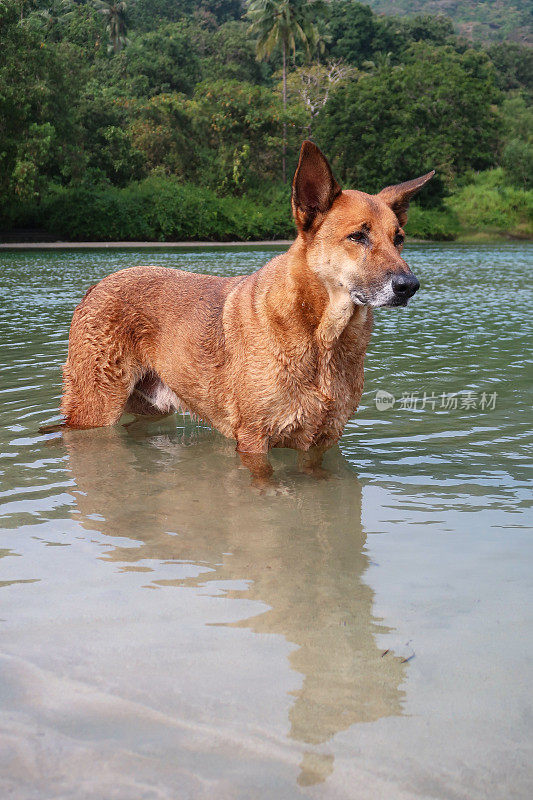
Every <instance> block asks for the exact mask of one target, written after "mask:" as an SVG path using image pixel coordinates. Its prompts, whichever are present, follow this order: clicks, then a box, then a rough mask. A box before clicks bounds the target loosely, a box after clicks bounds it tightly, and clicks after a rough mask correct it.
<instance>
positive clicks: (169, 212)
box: [0, 0, 533, 240]
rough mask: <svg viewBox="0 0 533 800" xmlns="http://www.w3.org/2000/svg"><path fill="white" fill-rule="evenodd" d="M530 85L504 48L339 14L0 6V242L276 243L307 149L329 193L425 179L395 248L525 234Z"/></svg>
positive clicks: (166, 0) (523, 64)
mask: <svg viewBox="0 0 533 800" xmlns="http://www.w3.org/2000/svg"><path fill="white" fill-rule="evenodd" d="M374 5H375V4H374ZM418 5H419V6H420V8H421V10H422V11H425V10H427V9H426V8H425V6H428V7H429V6H430V5H435V6H436V5H438V4H436V3H435V4H429V3H428V4H423V3H419V4H418ZM452 5H453V7H454V9H456V10H457V13H459V11H458V9H459V7H461V8H462V7H463V6H464V7H465V8H466V7H467V6H473V5H476V4H468V3H462V4H461V3H456V4H450V7H451V6H452ZM477 5H483V6H497V5H498V4H496V3H494V4H490V3H485V4H477ZM523 5H524V4H517V8H520V9H521V8H522V6H523ZM397 6H398V12H400V11H402V10H405V9H406V8H407V4H405V5H404V4H402V3H398V4H397ZM400 6H401V8H400ZM415 6H416V4H415ZM422 6H424V8H422ZM395 7H396V6H395ZM456 7H457V8H456ZM454 13H455V12H454ZM461 13H462V12H461ZM502 35H503V34H502ZM532 76H533V51H532V49H531V48H529V47H526V46H524V45H522V44H519V43H517V42H513V41H503V42H492V43H490V44H486V45H485V44H480V43H474V42H469V41H467V40H466V39H465V38H464V37H463V36H458V35H457V33H456V31H455V30H454V24H453V23H452V21H451V20H449V19H447V18H446V17H443V16H427V15H425V16H414V17H411V16H398V17H391V16H384V15H379V14H376V13H375V12H374V11H372V9H371V8H370V7H369V6H368V5H363V4H360V3H356V2H352V1H351V0H331V2H328V3H325V2H321V0H311V1H310V2H309V1H308V2H300V1H299V0H292V1H291V2H289V0H251V2H248V3H241V2H239V0H201V2H199V3H198V2H192V1H191V0H137V2H132V1H131V0H130V1H129V2H128V1H125V0H121V2H117V3H106V2H103V0H77V1H75V0H26V1H25V2H24V3H21V2H20V0H0V230H2V231H3V232H4V234H3V235H4V237H6V236H10V237H11V238H13V236H16V235H17V234H16V231H17V230H20V229H35V228H37V229H39V230H40V231H42V232H43V235H44V234H46V235H48V236H51V237H57V238H62V239H72V240H81V239H87V240H90V239H103V240H113V239H129V240H135V239H137V240H138V239H155V240H182V239H209V240H215V239H221V240H230V239H242V240H252V239H261V238H279V237H281V238H285V237H288V236H291V235H292V234H293V232H294V227H293V224H292V221H291V217H290V208H289V195H290V187H289V179H290V176H291V174H292V172H293V170H294V167H295V164H296V160H297V156H298V150H299V146H300V143H301V141H302V139H304V138H309V137H311V138H313V139H314V140H315V141H316V142H317V143H318V144H319V145H320V146H321V147H322V148H323V149H324V151H325V152H326V154H327V155H328V157H329V158H330V159H331V162H332V164H333V167H334V170H335V173H336V175H337V177H338V179H339V180H340V181H341V182H342V184H343V186H345V187H347V188H348V187H352V188H359V189H363V190H365V191H372V192H373V191H378V190H379V189H380V188H382V187H383V186H384V185H386V184H390V183H397V182H399V181H402V180H407V179H409V178H412V177H414V176H416V175H420V174H422V173H424V172H427V171H428V170H430V169H436V171H437V176H436V178H435V179H434V180H433V181H432V182H431V183H430V184H429V185H428V187H427V189H425V190H424V192H423V193H422V194H421V195H420V198H419V201H418V205H417V206H415V207H414V209H413V212H412V214H411V218H410V221H409V223H408V232H409V233H411V235H415V236H419V237H423V238H441V239H453V238H456V237H458V236H465V235H478V234H479V232H480V231H481V232H483V233H486V234H487V235H491V236H493V235H505V236H520V237H522V236H531V235H532V232H533V231H532V222H531V207H532V202H531V193H532V191H533V144H532V131H533V114H532V111H531V95H532ZM21 235H22V234H21Z"/></svg>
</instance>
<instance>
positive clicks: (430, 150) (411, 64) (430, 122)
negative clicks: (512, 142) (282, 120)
mask: <svg viewBox="0 0 533 800" xmlns="http://www.w3.org/2000/svg"><path fill="white" fill-rule="evenodd" d="M405 58H406V63H405V64H402V65H399V66H396V67H393V68H391V67H382V68H380V69H377V70H376V71H375V72H373V73H372V74H367V75H362V76H361V77H360V78H359V80H357V81H353V82H351V83H349V84H348V85H346V86H342V87H341V88H339V89H338V90H336V91H335V92H334V93H333V94H332V95H331V97H330V99H329V100H328V103H327V104H326V106H325V107H324V109H323V111H322V112H321V114H320V116H319V118H318V123H317V136H318V137H319V141H320V142H321V144H322V145H323V146H324V148H325V149H326V151H327V152H329V153H330V154H331V155H332V156H333V158H334V161H335V162H336V163H335V167H336V174H338V176H339V178H340V179H341V180H342V181H344V183H345V184H347V185H350V186H352V187H354V188H360V189H364V190H367V191H376V190H379V188H380V187H382V186H383V185H385V184H387V183H389V184H390V183H397V182H399V181H402V180H405V179H406V178H409V177H410V176H411V175H418V174H420V173H423V172H427V171H429V170H430V169H432V168H435V169H436V170H437V178H436V179H435V180H434V181H432V182H431V184H430V185H429V186H428V187H427V188H428V191H426V192H425V193H424V200H425V201H426V202H428V201H430V200H431V198H433V201H435V200H437V199H438V198H439V196H442V194H443V193H444V190H445V188H446V187H451V186H452V184H453V181H454V179H455V178H456V176H457V175H460V174H461V173H464V172H465V170H467V169H468V168H473V169H476V170H482V169H486V168H488V167H491V166H493V165H494V163H495V161H496V158H497V150H498V120H497V115H496V112H495V109H494V106H493V103H494V101H495V100H497V99H498V92H497V89H496V86H495V75H494V70H493V68H492V65H491V63H490V61H489V59H488V58H487V56H486V55H485V54H484V53H483V52H480V51H477V50H471V49H469V50H467V51H466V52H465V53H464V54H459V53H457V52H456V51H455V50H453V49H452V48H451V47H439V48H434V47H431V46H429V45H428V44H426V43H423V42H419V43H418V44H414V45H412V46H411V48H409V50H408V51H407V53H406V54H405Z"/></svg>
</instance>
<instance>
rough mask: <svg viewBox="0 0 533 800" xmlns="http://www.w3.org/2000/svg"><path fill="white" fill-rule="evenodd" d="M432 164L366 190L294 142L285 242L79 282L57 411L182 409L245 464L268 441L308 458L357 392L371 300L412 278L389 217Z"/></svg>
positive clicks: (381, 300)
mask: <svg viewBox="0 0 533 800" xmlns="http://www.w3.org/2000/svg"><path fill="white" fill-rule="evenodd" d="M433 174H434V173H433V172H430V173H428V174H427V175H423V176H421V177H420V178H416V179H415V180H412V181H407V182H406V183H401V184H398V185H395V186H389V187H387V188H386V189H384V190H383V191H381V192H380V193H379V194H377V195H369V194H365V193H364V192H359V191H342V190H341V188H340V186H339V184H338V183H337V181H336V180H335V178H334V177H333V174H332V171H331V168H330V166H329V164H328V162H327V160H326V158H325V157H324V155H323V154H322V153H321V151H320V150H319V149H318V147H317V146H316V145H314V144H313V143H312V142H304V143H303V145H302V149H301V153H300V159H299V163H298V167H297V169H296V173H295V176H294V180H293V186H292V208H293V214H294V219H295V222H296V226H297V230H298V235H297V238H296V240H295V241H294V243H293V244H292V246H291V247H290V249H289V250H288V251H287V252H286V253H283V254H282V255H279V256H276V257H275V258H273V259H272V260H271V261H269V262H268V263H267V264H266V265H265V266H264V267H262V268H261V269H259V270H258V271H257V272H254V273H253V274H251V275H247V276H244V277H232V278H219V277H213V276H209V275H202V274H195V273H190V272H183V271H180V270H175V269H168V268H164V267H131V268H129V269H124V270H121V271H120V272H117V273H114V274H112V275H109V276H108V277H106V278H104V279H103V280H102V281H100V282H99V283H98V284H96V285H95V286H92V287H91V288H90V289H89V291H88V292H87V293H86V295H85V297H84V298H83V300H82V301H81V303H80V304H79V305H78V306H77V308H76V309H75V311H74V316H73V319H72V324H71V327H70V336H69V347H68V357H67V361H66V364H65V366H64V369H63V390H64V391H63V399H62V403H61V412H62V414H63V417H64V421H65V424H66V425H67V426H68V427H70V428H93V427H100V426H106V425H113V424H114V423H116V422H117V421H118V420H119V419H120V417H121V415H122V414H123V413H124V412H132V413H134V414H142V415H161V414H168V413H171V412H173V411H176V410H183V411H189V412H191V413H193V414H195V415H197V416H198V417H199V418H200V419H203V420H205V421H207V422H209V423H210V424H211V425H212V426H213V427H214V428H216V429H217V430H219V431H220V432H221V433H222V434H224V435H225V436H228V437H233V438H234V439H235V440H236V441H237V450H238V451H239V452H240V453H241V454H242V458H243V461H244V463H246V464H247V466H249V467H250V468H251V469H252V471H254V472H255V473H257V474H266V473H268V472H269V465H268V462H267V460H266V454H267V452H268V450H269V449H270V448H272V447H291V448H294V449H296V450H299V451H302V453H304V454H306V455H305V458H304V463H307V464H308V465H311V466H316V465H318V464H319V462H320V460H321V457H322V453H323V452H324V451H325V450H326V449H327V448H329V447H331V446H332V445H333V444H335V443H336V442H337V440H338V439H339V437H340V436H341V434H342V431H343V429H344V426H345V424H346V422H347V421H348V419H349V418H350V417H351V416H352V415H353V414H354V412H355V410H356V408H357V406H358V403H359V400H360V397H361V393H362V391H363V361H364V357H365V352H366V349H367V345H368V341H369V338H370V333H371V328H372V308H373V307H376V306H395V305H405V304H406V303H407V301H408V299H409V297H410V296H411V295H412V294H414V292H415V291H416V289H417V288H418V281H417V280H416V278H415V277H414V276H413V274H412V272H411V271H410V269H409V267H408V265H407V264H406V262H405V261H404V260H403V258H402V255H401V251H402V246H403V240H404V234H403V230H402V228H403V225H404V224H405V222H406V219H407V210H408V205H409V200H410V199H411V197H412V196H413V195H414V194H415V193H416V192H417V191H418V190H419V189H421V188H422V186H424V184H425V183H426V182H427V181H428V180H429V179H430V178H431V177H432V176H433Z"/></svg>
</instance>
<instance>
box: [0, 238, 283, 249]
mask: <svg viewBox="0 0 533 800" xmlns="http://www.w3.org/2000/svg"><path fill="white" fill-rule="evenodd" d="M293 241H294V240H293V239H265V240H264V241H260V242H0V250H70V249H72V250H83V249H86V250H91V249H94V250H97V249H111V248H130V249H132V250H139V249H141V248H159V247H161V248H165V247H166V248H168V247H273V246H279V247H288V246H289V245H291V244H292V243H293Z"/></svg>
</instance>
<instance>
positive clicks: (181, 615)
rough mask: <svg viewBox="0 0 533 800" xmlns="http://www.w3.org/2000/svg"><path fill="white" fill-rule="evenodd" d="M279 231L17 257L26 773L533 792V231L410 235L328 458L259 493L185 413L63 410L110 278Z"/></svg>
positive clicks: (15, 508)
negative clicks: (392, 299) (46, 430)
mask: <svg viewBox="0 0 533 800" xmlns="http://www.w3.org/2000/svg"><path fill="white" fill-rule="evenodd" d="M274 252H276V251H275V249H271V250H269V251H266V250H261V249H257V248H255V249H254V248H251V249H250V250H242V249H239V250H238V251H233V252H232V251H231V250H216V251H213V250H203V251H193V252H191V251H187V250H181V251H168V250H166V251H165V252H161V251H157V252H148V251H142V252H141V251H139V252H131V251H120V250H113V251H109V250H106V251H85V252H79V251H56V252H50V251H28V252H3V253H1V254H0V260H1V263H2V271H1V276H0V281H1V297H0V309H1V315H0V342H1V343H2V353H1V358H0V362H1V371H0V381H1V383H0V396H1V400H2V405H1V413H2V422H3V427H2V429H1V431H0V436H1V442H0V450H1V454H0V460H1V469H2V478H1V493H0V495H1V502H2V504H3V505H2V518H1V524H2V526H3V527H2V532H1V534H0V556H2V558H0V618H1V621H0V634H1V636H0V789H1V791H2V795H3V796H4V797H6V796H10V797H11V796H12V797H16V798H17V800H20V798H39V800H42V799H43V798H75V799H76V800H84V799H85V798H90V799H91V800H102V799H103V798H106V800H108V799H109V800H111V799H112V798H120V800H139V799H140V798H148V799H149V800H152V798H154V800H155V799H156V798H157V799H158V800H159V798H169V800H170V798H172V800H174V799H175V798H179V800H184V799H186V798H195V799H196V798H202V799H203V798H206V800H207V798H209V800H210V799H211V798H217V800H226V799H227V800H240V799H241V798H242V800H248V799H249V798H261V800H263V798H266V800H271V799H272V800H274V799H275V800H285V799H287V800H289V799H291V800H292V798H298V797H309V798H321V799H322V798H354V799H356V800H359V799H360V798H362V799H364V800H366V799H367V798H368V799H369V800H375V798H381V797H390V798H393V799H394V800H396V799H397V798H400V800H402V799H403V798H405V799H407V798H465V799H466V798H468V800H474V799H475V798H479V799H480V800H487V799H488V800H490V799H491V798H494V799H495V800H496V798H498V800H499V799H500V798H503V797H505V798H506V800H508V799H509V798H526V797H527V798H529V797H530V796H532V792H533V779H532V774H531V767H530V765H531V763H532V752H531V750H532V748H531V735H532V730H533V724H532V714H531V679H532V677H533V675H532V670H531V663H532V661H531V657H532V655H533V654H532V648H531V620H530V617H529V616H528V603H529V611H530V609H531V561H529V563H528V559H530V558H531V550H532V548H531V543H532V535H531V529H530V527H529V526H530V525H531V522H532V514H531V507H530V484H529V483H528V481H529V480H530V474H529V473H528V467H529V465H530V462H529V461H528V458H529V457H530V454H531V444H532V439H533V437H532V433H531V416H530V411H529V409H530V405H531V397H530V395H529V393H528V376H527V359H528V358H529V357H530V353H531V344H530V340H528V338H527V334H528V331H530V320H531V316H532V310H533V309H532V302H531V294H530V293H529V290H528V285H529V281H530V275H531V268H532V256H533V248H532V247H531V246H530V245H523V244H520V245H518V244H517V245H504V246H502V245H498V246H489V245H485V246H473V245H435V244H425V245H411V246H410V247H409V249H408V254H407V258H408V260H409V261H410V263H411V265H412V266H413V268H414V270H415V272H416V273H417V275H418V277H419V278H420V280H421V283H422V289H421V291H420V292H419V294H418V295H417V297H416V298H415V299H414V301H413V302H412V304H411V305H410V306H409V308H407V309H383V310H380V311H378V312H377V313H376V325H375V332H374V335H373V340H372V342H371V346H370V349H369V354H368V357H367V362H366V363H367V368H366V384H365V394H364V397H363V404H362V407H361V409H360V411H359V412H358V414H357V415H356V417H355V419H354V420H352V421H351V422H350V423H349V425H348V426H347V428H346V431H345V434H344V436H343V438H342V440H341V442H340V447H339V448H338V449H336V450H334V451H331V452H330V453H329V454H328V456H327V459H326V466H327V467H328V469H329V471H330V473H331V474H330V477H329V479H328V480H321V481H317V480H314V479H312V478H309V477H306V476H301V475H299V474H298V473H297V472H296V470H295V457H294V454H293V453H291V452H290V451H283V450H282V451H276V452H275V453H274V455H273V457H272V461H273V463H274V466H275V469H276V477H277V478H278V479H279V482H280V486H281V490H282V492H281V493H280V494H276V495H260V494H258V493H257V492H256V491H254V490H253V489H251V488H250V477H249V474H248V472H247V471H246V470H244V469H242V468H241V467H240V464H239V461H238V458H237V457H236V456H235V453H234V445H233V443H232V442H230V441H228V440H225V439H223V438H222V437H221V436H219V435H218V434H216V433H213V432H211V431H209V430H208V429H207V428H205V427H200V426H198V425H195V424H193V423H192V422H191V420H188V419H187V418H184V417H173V418H170V419H167V420H165V421H163V422H152V423H138V424H135V425H132V426H130V427H128V428H124V427H116V428H113V429H108V430H97V431H88V432H69V433H68V434H65V435H64V436H63V437H60V436H53V435H49V436H40V435H39V434H38V426H39V425H40V424H42V423H43V422H45V421H48V420H52V419H54V418H56V417H57V408H58V401H59V392H60V365H61V363H62V361H63V360H64V357H65V353H66V344H67V335H68V325H69V322H70V317H71V315H72V310H73V308H74V306H75V304H76V303H77V302H78V301H79V299H80V297H81V296H82V295H83V293H84V291H85V290H86V288H87V287H88V286H89V285H90V284H91V283H94V282H95V281H96V280H97V279H99V278H100V277H103V276H104V275H105V274H107V273H108V272H111V271H114V270H117V269H119V268H122V267H124V266H128V265H133V264H165V265H168V266H177V267H181V268H185V269H191V270H196V271H206V272H211V273H213V274H220V275H226V274H242V273H246V272H249V271H251V270H252V269H254V268H255V267H257V266H260V265H261V264H262V263H264V262H265V261H266V260H267V259H268V258H269V257H270V256H271V255H272V254H273V253H274ZM378 391H379V392H388V393H389V394H392V395H394V397H395V403H394V405H393V406H392V407H388V408H383V406H387V405H389V406H390V404H391V402H392V401H391V400H390V398H389V399H387V396H385V395H383V397H384V400H383V401H382V402H381V403H380V407H382V408H383V410H379V409H378V408H377V407H376V393H377V392H378ZM424 395H425V400H424ZM455 406H456V407H455Z"/></svg>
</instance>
